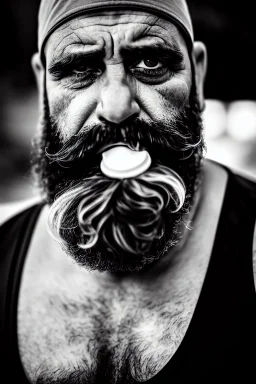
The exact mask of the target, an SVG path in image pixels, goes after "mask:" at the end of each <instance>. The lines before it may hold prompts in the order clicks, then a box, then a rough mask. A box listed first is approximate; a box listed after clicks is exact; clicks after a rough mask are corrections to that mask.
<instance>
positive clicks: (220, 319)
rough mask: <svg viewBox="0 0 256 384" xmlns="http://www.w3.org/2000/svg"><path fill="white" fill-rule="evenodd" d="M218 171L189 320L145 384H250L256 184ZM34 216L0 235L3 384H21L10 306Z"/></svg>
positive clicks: (26, 215) (255, 327) (254, 346)
mask: <svg viewBox="0 0 256 384" xmlns="http://www.w3.org/2000/svg"><path fill="white" fill-rule="evenodd" d="M225 169H226V168H225ZM226 170H227V172H228V181H227V186H226V191H225V195H224V199H223V203H222V208H221V214H220V217H219V222H218V227H217V231H216V235H215V240H214V244H213V249H212V254H211V258H210V262H209V265H208V269H207V272H206V276H205V279H204V283H203V286H202V290H201V293H200V296H199V299H198V302H197V305H196V308H195V311H194V314H193V317H192V320H191V322H190V324H189V327H188V329H187V332H186V334H185V336H184V338H183V340H182V342H181V344H180V346H179V348H178V349H177V351H176V352H175V354H174V355H173V357H172V358H171V360H170V361H169V363H167V364H166V366H165V367H164V368H163V369H162V370H161V371H160V372H159V373H158V374H157V375H156V376H154V377H153V378H151V379H150V380H148V381H146V382H145V383H148V384H156V383H160V384H167V383H168V384H169V383H171V384H182V383H197V384H208V383H215V384H216V383H235V382H240V383H249V382H254V380H256V378H255V376H256V372H255V361H256V294H255V287H254V280H253V267H252V243H253V232H254V225H255V219H256V183H254V182H252V181H249V180H247V179H245V178H243V177H241V176H237V175H234V174H233V173H232V172H231V171H230V170H228V169H226ZM41 209H42V205H35V206H33V207H31V208H29V209H27V210H25V211H24V212H22V213H20V214H18V215H17V216H15V217H13V218H11V219H10V220H9V221H8V222H6V223H5V224H3V225H2V226H1V227H0V238H1V248H0V311H1V319H0V322H1V324H0V325H1V328H0V350H1V360H0V362H1V363H0V366H1V376H2V377H3V376H4V377H7V378H8V380H7V382H9V383H14V382H15V383H17V384H28V383H29V381H28V379H27V378H26V375H25V373H24V370H23V367H22V364H21V361H20V356H19V351H18V341H17V302H18V294H19V285H20V279H21V274H22V267H23V263H24V260H25V258H26V254H27V249H28V246H29V243H30V239H31V235H32V233H33V229H34V227H35V224H36V221H37V218H38V215H39V213H40V211H41ZM202 236H203V228H202Z"/></svg>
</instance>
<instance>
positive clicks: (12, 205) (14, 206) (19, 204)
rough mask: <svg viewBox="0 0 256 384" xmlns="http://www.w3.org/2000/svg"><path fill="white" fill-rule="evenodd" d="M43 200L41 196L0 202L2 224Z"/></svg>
mask: <svg viewBox="0 0 256 384" xmlns="http://www.w3.org/2000/svg"><path fill="white" fill-rule="evenodd" d="M41 202H42V199H41V198H40V197H39V196H36V197H33V198H30V199H26V200H21V201H15V202H7V203H1V204H0V225H2V224H3V223H5V222H6V221H8V220H9V219H11V218H12V217H14V216H15V215H17V214H19V213H20V212H22V211H24V210H26V209H27V208H30V207H32V206H33V205H34V204H39V203H41Z"/></svg>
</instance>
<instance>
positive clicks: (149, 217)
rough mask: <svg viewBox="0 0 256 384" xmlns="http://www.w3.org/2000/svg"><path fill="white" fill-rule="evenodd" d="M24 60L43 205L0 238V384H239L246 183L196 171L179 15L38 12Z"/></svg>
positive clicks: (174, 5)
mask: <svg viewBox="0 0 256 384" xmlns="http://www.w3.org/2000/svg"><path fill="white" fill-rule="evenodd" d="M38 48H39V52H38V53H37V54H36V55H35V56H34V57H33V60H32V63H33V68H34V71H35V74H36V78H37V83H38V88H39V91H40V105H41V118H40V128H39V131H38V134H37V135H36V138H35V140H34V172H35V175H36V177H37V179H38V181H39V184H40V187H41V189H42V192H43V199H42V202H40V203H38V204H36V205H32V206H30V207H29V208H28V209H26V210H25V211H22V212H19V213H18V214H16V215H15V214H13V215H12V218H11V219H9V220H6V221H5V223H4V224H3V225H2V227H1V236H2V250H1V256H2V261H1V263H2V271H3V272H2V274H1V279H2V280H1V281H2V288H1V295H2V297H1V313H2V319H1V321H2V330H1V340H2V341H1V345H2V347H1V348H2V353H3V357H2V359H1V361H2V362H4V365H3V368H2V372H4V371H6V373H7V375H8V379H7V380H6V382H7V381H8V382H17V383H23V382H30V383H136V382H152V383H155V382H157V383H185V382H186V383H187V382H197V383H209V382H217V380H218V382H225V383H227V382H235V380H239V381H240V382H241V381H242V380H243V382H249V381H248V380H249V378H251V374H252V373H254V370H253V362H254V350H253V349H252V348H253V347H254V348H255V341H256V337H255V335H256V332H255V328H256V327H255V321H256V297H255V289H254V285H253V275H252V272H253V268H252V240H253V230H254V224H255V217H256V213H255V210H256V208H255V200H256V193H255V184H254V183H253V182H251V181H248V180H246V179H243V178H242V177H238V176H235V175H234V174H232V172H231V171H229V170H228V169H226V168H225V167H222V166H220V165H218V164H216V163H213V162H206V161H203V152H204V141H203V131H202V121H201V113H202V111H203V109H204V96H203V83H204V77H205V72H206V49H205V47H204V45H203V44H202V43H199V42H194V40H193V31H192V24H191V20H190V16H189V12H188V9H187V6H186V3H185V2H184V1H183V0H176V1H174V0H160V1H158V2H156V1H153V0H151V1H149V0H147V1H146V0H140V1H126V0H123V1H121V0H120V1H119V0H118V1H112V2H108V1H106V0H100V1H96V0H90V1H89V0H79V1H75V0H67V1H65V2H64V1H53V0H43V1H42V3H41V8H40V13H39V47H38ZM46 224H47V225H46ZM47 226H48V228H47ZM10 368H11V369H10Z"/></svg>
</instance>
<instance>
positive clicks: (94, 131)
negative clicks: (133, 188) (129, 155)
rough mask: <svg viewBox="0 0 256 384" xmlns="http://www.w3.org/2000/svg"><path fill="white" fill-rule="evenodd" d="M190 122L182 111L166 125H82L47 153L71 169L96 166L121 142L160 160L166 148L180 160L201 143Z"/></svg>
mask: <svg viewBox="0 0 256 384" xmlns="http://www.w3.org/2000/svg"><path fill="white" fill-rule="evenodd" d="M187 120H188V122H187ZM189 121H190V119H189V117H187V116H186V113H183V114H182V116H181V113H179V114H178V115H176V117H175V119H174V120H170V121H169V122H168V123H166V124H164V123H157V122H150V123H148V122H145V121H142V120H139V119H135V120H133V122H132V123H128V124H123V125H116V124H97V125H93V126H91V127H84V128H82V129H81V130H80V131H79V132H78V133H77V134H75V135H72V136H71V137H70V138H69V139H67V140H66V141H65V142H64V143H63V142H61V140H59V142H58V143H56V142H55V148H54V149H55V152H52V153H51V148H49V147H47V148H46V150H45V152H46V156H47V157H48V159H49V160H50V162H57V163H58V164H59V165H60V166H61V167H63V168H69V167H71V166H73V165H74V164H75V163H76V162H77V161H79V162H81V161H82V162H83V163H84V165H85V167H86V166H90V167H91V166H93V165H95V166H96V165H97V164H99V156H101V152H103V151H104V148H106V147H108V146H111V145H114V144H117V143H120V142H121V143H123V144H126V145H127V146H128V147H129V148H130V149H133V150H147V151H148V152H149V153H150V155H151V157H152V160H154V158H155V159H158V160H159V157H160V158H161V153H162V151H163V150H166V151H168V156H170V154H172V157H174V158H176V159H177V160H185V159H188V158H189V157H190V156H192V155H193V153H194V151H195V150H196V149H197V147H198V146H199V145H200V144H201V142H202V133H201V130H200V129H195V127H193V129H190V130H188V126H189ZM190 123H191V121H190ZM52 124H53V125H54V123H52ZM56 144H57V150H56ZM170 151H171V152H170Z"/></svg>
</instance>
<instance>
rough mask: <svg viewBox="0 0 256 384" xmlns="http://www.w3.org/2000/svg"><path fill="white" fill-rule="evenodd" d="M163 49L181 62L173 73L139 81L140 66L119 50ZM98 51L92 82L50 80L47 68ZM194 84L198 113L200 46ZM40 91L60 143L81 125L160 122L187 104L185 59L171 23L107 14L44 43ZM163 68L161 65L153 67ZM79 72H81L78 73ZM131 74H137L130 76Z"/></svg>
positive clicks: (202, 52)
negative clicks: (56, 125) (177, 52)
mask: <svg viewBox="0 0 256 384" xmlns="http://www.w3.org/2000/svg"><path fill="white" fill-rule="evenodd" d="M152 44H167V45H169V46H170V45H171V46H178V47H179V49H180V51H181V53H182V55H183V57H184V59H183V62H182V63H181V64H180V66H179V69H178V70H175V71H174V70H172V68H171V69H168V70H167V72H166V75H164V76H158V77H157V78H155V79H152V77H151V76H149V79H146V80H145V79H143V78H142V77H141V75H138V73H137V72H138V68H140V69H141V68H145V63H144V62H143V61H140V62H139V63H138V62H137V60H136V59H135V60H134V61H132V63H130V62H129V60H125V59H124V57H123V56H122V54H121V48H122V47H124V46H126V45H130V46H136V45H143V46H148V45H152ZM102 48H104V57H103V60H102V61H103V62H101V66H102V64H103V67H104V70H101V69H98V68H97V66H95V67H96V72H97V75H96V78H95V80H94V81H92V82H89V83H87V82H82V83H79V81H77V80H75V78H76V73H75V72H76V70H75V71H74V72H73V74H72V75H71V76H67V77H63V78H61V79H56V78H55V77H54V76H53V75H51V74H50V73H49V68H50V67H51V66H52V65H53V64H56V62H57V61H59V60H60V58H65V57H67V55H68V54H69V53H71V52H72V53H78V52H79V53H82V52H83V53H88V52H89V51H90V52H91V51H95V50H98V49H102ZM193 57H194V60H195V63H196V65H195V72H196V84H197V90H198V94H199V99H200V104H201V107H202V108H203V98H202V88H203V80H204V72H205V66H206V64H205V62H206V55H205V49H204V47H203V45H202V44H199V45H195V49H194V52H193ZM45 58H46V90H47V95H48V98H49V106H50V114H51V115H55V116H58V117H57V119H58V123H59V125H60V133H61V135H62V137H63V139H64V140H65V139H67V138H68V137H70V135H72V134H74V133H77V132H78V131H79V130H80V129H81V128H82V127H83V125H87V126H90V125H92V124H97V123H99V122H103V121H108V122H112V123H115V124H120V123H122V122H123V121H125V120H126V119H128V118H131V117H135V116H136V117H139V118H141V119H144V120H146V121H157V122H161V121H164V120H165V116H167V115H169V116H171V115H172V114H173V111H174V110H175V108H181V107H182V106H184V105H186V104H187V103H188V98H189V93H190V90H191V84H192V71H191V63H190V59H189V54H188V52H187V48H186V44H185V42H184V39H183V37H182V35H181V34H180V33H179V31H178V30H177V28H176V27H175V26H173V25H172V24H171V23H169V22H167V21H164V20H162V19H158V18H157V17H156V16H149V15H147V14H143V13H141V12H139V13H138V12H131V11H130V12H125V14H123V15H122V14H115V13H109V14H108V16H107V17H106V16H104V15H102V16H90V17H89V16H81V17H80V18H78V19H75V20H71V21H70V22H69V23H67V24H65V25H64V26H62V27H61V28H59V29H58V30H57V31H55V32H54V33H53V34H52V35H51V36H50V38H49V40H48V42H47V44H46V48H45ZM155 64H156V66H158V67H160V66H163V65H164V64H162V62H161V60H159V62H158V63H157V62H156V63H155ZM33 66H34V68H35V72H36V74H37V78H38V84H39V87H40V89H41V93H42V88H43V84H42V83H43V78H44V69H43V67H42V64H41V63H40V61H39V57H38V55H37V56H35V57H34V59H33ZM80 70H81V68H80ZM136 71H137V72H136Z"/></svg>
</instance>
